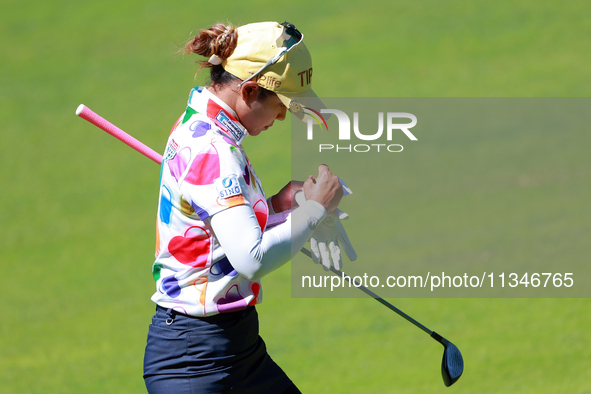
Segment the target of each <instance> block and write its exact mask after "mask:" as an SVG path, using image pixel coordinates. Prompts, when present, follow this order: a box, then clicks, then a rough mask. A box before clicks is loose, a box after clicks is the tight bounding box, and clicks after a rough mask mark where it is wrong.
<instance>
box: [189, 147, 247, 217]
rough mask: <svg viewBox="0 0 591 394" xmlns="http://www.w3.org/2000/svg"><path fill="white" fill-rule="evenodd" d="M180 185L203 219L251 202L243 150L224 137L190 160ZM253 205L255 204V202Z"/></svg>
mask: <svg viewBox="0 0 591 394" xmlns="http://www.w3.org/2000/svg"><path fill="white" fill-rule="evenodd" d="M187 167H188V168H187V170H186V171H185V172H184V173H183V176H182V178H181V179H180V182H179V186H180V189H181V192H182V194H183V196H184V198H185V199H186V200H187V201H188V203H189V204H190V205H191V207H192V208H193V209H194V210H195V212H196V213H197V215H198V216H199V218H200V219H201V220H205V219H207V218H208V217H210V216H213V215H215V214H217V213H218V212H220V211H222V210H225V209H228V208H231V207H234V206H237V205H242V204H250V203H251V202H250V201H249V198H250V196H249V193H248V185H247V183H246V180H245V179H246V177H247V176H249V175H248V174H247V173H246V172H245V169H246V168H247V164H246V161H245V159H244V157H243V155H242V154H241V153H240V150H239V149H238V148H236V147H235V146H233V145H230V144H228V143H226V142H224V141H217V140H216V141H213V142H212V143H210V144H208V145H206V146H205V148H203V149H202V150H201V151H199V152H198V153H197V154H195V155H194V157H191V158H190V159H189V161H188V165H187ZM251 205H252V204H251Z"/></svg>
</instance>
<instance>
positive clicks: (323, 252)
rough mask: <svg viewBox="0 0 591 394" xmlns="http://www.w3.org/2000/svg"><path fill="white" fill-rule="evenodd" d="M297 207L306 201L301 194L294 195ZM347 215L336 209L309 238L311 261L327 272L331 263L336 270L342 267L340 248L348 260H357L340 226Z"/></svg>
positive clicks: (343, 229)
mask: <svg viewBox="0 0 591 394" xmlns="http://www.w3.org/2000/svg"><path fill="white" fill-rule="evenodd" d="M295 199H296V202H297V203H298V205H301V204H303V203H304V202H305V201H306V197H305V196H304V193H303V192H300V193H297V194H296V195H295ZM348 218H349V215H348V214H346V213H345V212H343V211H341V210H340V209H338V208H337V209H336V210H335V211H334V212H333V213H330V214H328V215H327V216H326V217H325V218H324V220H322V222H320V223H318V226H317V227H316V229H315V230H314V232H313V233H312V236H311V237H310V249H312V261H314V262H315V263H316V264H320V263H321V264H322V267H323V268H324V269H325V270H326V271H328V270H329V269H330V266H331V263H332V265H333V266H334V267H335V268H336V269H337V270H340V269H341V267H342V263H343V260H342V258H341V248H343V249H344V250H345V253H346V254H347V257H349V260H351V261H354V260H356V259H357V253H355V249H353V246H352V245H351V242H350V241H349V237H348V236H347V232H346V231H345V228H344V227H343V225H342V224H341V220H346V219H348Z"/></svg>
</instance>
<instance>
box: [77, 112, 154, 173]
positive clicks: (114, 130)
mask: <svg viewBox="0 0 591 394" xmlns="http://www.w3.org/2000/svg"><path fill="white" fill-rule="evenodd" d="M76 115H78V116H80V117H81V118H82V119H84V120H87V121H89V122H90V123H92V124H93V125H95V126H96V127H98V128H100V129H102V130H104V131H106V132H107V133H109V134H111V135H112V136H113V137H115V138H117V139H118V140H120V141H121V142H123V143H124V144H126V145H128V146H130V147H132V148H133V149H135V150H136V151H138V152H140V153H141V154H143V155H144V156H146V157H148V158H149V159H152V160H154V161H155V162H156V163H158V164H161V163H162V155H161V154H159V153H158V152H156V151H154V150H153V149H152V148H150V147H148V146H147V145H145V144H143V143H142V142H140V141H138V140H137V139H135V138H133V137H132V136H130V135H129V134H127V133H126V132H125V131H123V130H121V129H120V128H119V127H117V126H115V125H114V124H112V123H111V122H109V121H108V120H106V119H105V118H103V117H102V116H100V115H98V114H96V113H95V112H94V111H92V110H91V109H90V108H88V107H87V106H85V105H84V104H80V105H79V106H78V108H77V109H76Z"/></svg>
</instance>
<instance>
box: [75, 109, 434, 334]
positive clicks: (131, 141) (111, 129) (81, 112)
mask: <svg viewBox="0 0 591 394" xmlns="http://www.w3.org/2000/svg"><path fill="white" fill-rule="evenodd" d="M76 115H78V116H80V117H81V118H83V119H85V120H87V121H89V122H90V123H92V124H93V125H95V126H97V127H99V128H101V129H103V130H104V131H106V132H107V133H109V134H111V135H112V136H114V137H115V138H117V139H119V140H120V141H121V142H123V143H125V144H126V145H128V146H130V147H132V148H133V149H135V150H136V151H138V152H140V153H141V154H143V155H144V156H146V157H148V158H150V159H152V160H154V161H155V162H156V163H158V164H161V163H162V155H160V154H159V153H157V152H155V151H154V150H152V149H151V148H150V147H148V146H147V145H145V144H143V143H142V142H140V141H138V140H137V139H135V138H133V137H132V136H130V135H129V134H127V133H126V132H125V131H123V130H121V129H120V128H118V127H117V126H115V125H114V124H112V123H110V122H109V121H107V120H106V119H104V118H103V117H102V116H100V115H98V114H96V113H95V112H93V111H92V110H91V109H90V108H88V107H86V106H85V105H83V104H80V106H79V107H78V109H77V110H76ZM301 252H302V253H303V254H305V255H306V256H308V257H312V253H311V252H310V251H309V250H307V249H306V248H302V250H301ZM330 270H331V271H332V272H333V273H335V274H337V275H338V276H341V277H344V278H347V279H348V280H349V281H351V283H354V284H355V287H357V288H358V289H359V290H361V291H363V292H364V293H365V294H367V295H369V296H370V297H372V298H374V299H375V300H376V301H378V302H379V303H380V304H382V305H384V306H385V307H387V308H388V309H390V310H391V311H393V312H396V313H397V314H398V315H400V316H401V317H403V318H404V319H406V320H407V321H408V322H410V323H412V324H414V325H415V326H417V327H418V328H420V329H421V330H423V331H425V332H426V333H427V334H429V335H432V334H433V331H431V330H429V329H428V328H427V327H425V326H424V325H422V324H421V323H419V322H418V321H416V320H415V319H413V318H412V317H410V316H408V315H407V314H406V313H404V312H402V311H401V310H400V309H398V308H396V307H395V306H394V305H392V304H390V303H389V302H388V301H386V300H384V299H383V298H381V297H380V296H378V295H377V294H376V293H374V292H373V291H371V290H369V289H368V288H367V287H365V286H363V285H361V284H360V283H357V282H356V281H354V280H353V279H351V277H349V275H347V274H345V273H344V272H342V271H339V270H337V269H335V268H334V267H332V266H331V267H330Z"/></svg>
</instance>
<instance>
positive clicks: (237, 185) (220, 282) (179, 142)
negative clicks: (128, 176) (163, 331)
mask: <svg viewBox="0 0 591 394" xmlns="http://www.w3.org/2000/svg"><path fill="white" fill-rule="evenodd" d="M247 135H248V132H247V131H246V129H245V128H244V126H242V125H241V124H240V123H239V122H238V121H237V120H236V115H235V113H234V111H232V110H231V109H230V108H229V107H228V106H227V105H226V104H225V103H224V102H223V101H221V100H220V99H218V98H217V97H215V96H214V95H212V94H211V93H210V92H209V91H208V90H207V89H205V88H202V87H198V88H194V89H192V90H191V93H190V96H189V101H188V106H187V109H186V111H185V113H184V114H183V115H182V116H181V117H180V118H179V120H178V121H177V123H176V124H175V125H174V127H173V130H172V132H171V134H170V137H169V139H168V143H167V146H166V151H165V154H164V157H163V162H162V167H161V174H160V200H159V206H158V219H157V229H156V235H157V240H156V260H155V262H154V264H153V266H152V273H153V275H154V280H155V281H156V292H155V293H154V295H153V296H152V301H154V302H155V303H157V304H158V305H160V306H162V307H164V308H172V309H175V310H177V311H179V312H181V313H185V314H189V315H194V316H210V315H214V314H217V313H224V312H232V311H237V310H241V309H244V308H246V307H247V306H248V305H255V304H257V303H260V302H261V301H262V291H261V286H260V282H259V281H250V280H248V279H247V278H245V277H243V276H241V275H239V274H238V272H237V271H236V270H235V269H234V268H233V267H232V265H231V264H230V262H229V260H228V258H227V257H226V255H225V253H224V250H223V249H222V247H221V245H220V244H219V243H218V242H217V239H216V237H215V236H214V234H213V231H212V229H211V226H210V224H209V220H208V219H209V218H210V217H211V216H213V215H215V214H216V213H218V212H220V211H223V210H225V209H227V208H230V207H234V206H237V205H242V204H248V205H250V206H251V207H252V209H253V210H254V212H255V214H256V218H257V221H258V223H259V225H260V227H261V230H262V231H264V229H265V227H266V224H267V218H268V215H269V211H268V207H267V202H266V197H265V193H264V191H263V188H262V186H261V183H260V181H259V179H258V177H257V176H256V174H255V172H254V170H253V168H252V166H251V164H250V162H249V160H248V158H247V157H246V154H245V152H244V150H243V149H242V141H243V139H244V138H245V137H246V136H247Z"/></svg>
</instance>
